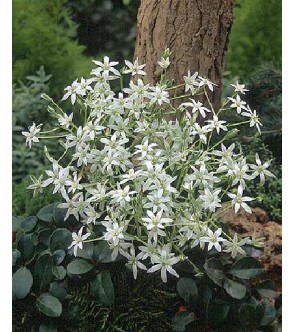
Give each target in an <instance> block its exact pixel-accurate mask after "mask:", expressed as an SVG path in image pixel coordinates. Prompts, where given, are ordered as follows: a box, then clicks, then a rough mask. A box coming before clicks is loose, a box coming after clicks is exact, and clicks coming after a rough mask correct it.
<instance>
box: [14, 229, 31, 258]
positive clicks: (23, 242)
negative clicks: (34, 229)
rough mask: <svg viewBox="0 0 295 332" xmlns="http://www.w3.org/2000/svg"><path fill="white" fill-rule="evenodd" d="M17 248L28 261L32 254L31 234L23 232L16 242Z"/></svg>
mask: <svg viewBox="0 0 295 332" xmlns="http://www.w3.org/2000/svg"><path fill="white" fill-rule="evenodd" d="M18 250H19V251H20V253H21V255H22V258H23V259H24V260H25V261H28V260H29V259H30V258H31V257H32V256H33V253H34V244H33V241H32V237H31V234H23V235H22V236H21V238H20V239H19V242H18Z"/></svg>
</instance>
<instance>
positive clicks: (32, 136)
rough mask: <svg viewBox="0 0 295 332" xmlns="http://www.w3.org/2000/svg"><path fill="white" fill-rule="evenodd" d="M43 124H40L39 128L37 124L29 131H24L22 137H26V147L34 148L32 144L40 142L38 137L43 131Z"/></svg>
mask: <svg viewBox="0 0 295 332" xmlns="http://www.w3.org/2000/svg"><path fill="white" fill-rule="evenodd" d="M41 126H42V124H39V125H38V126H37V127H36V125H35V122H33V124H32V125H31V126H30V127H29V128H28V129H29V131H28V132H27V131H22V135H24V136H25V137H26V145H29V147H30V149H31V147H32V143H33V142H34V143H37V142H39V138H38V137H37V134H38V133H39V131H40V130H41Z"/></svg>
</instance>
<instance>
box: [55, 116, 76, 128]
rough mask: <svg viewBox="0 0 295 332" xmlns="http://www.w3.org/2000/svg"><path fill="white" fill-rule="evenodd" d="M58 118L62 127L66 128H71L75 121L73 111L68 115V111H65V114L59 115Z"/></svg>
mask: <svg viewBox="0 0 295 332" xmlns="http://www.w3.org/2000/svg"><path fill="white" fill-rule="evenodd" d="M57 120H58V122H59V124H60V126H61V127H63V128H65V129H69V127H70V125H71V124H72V122H73V113H71V114H70V115H67V114H66V113H64V114H63V115H61V116H60V117H58V119H57Z"/></svg>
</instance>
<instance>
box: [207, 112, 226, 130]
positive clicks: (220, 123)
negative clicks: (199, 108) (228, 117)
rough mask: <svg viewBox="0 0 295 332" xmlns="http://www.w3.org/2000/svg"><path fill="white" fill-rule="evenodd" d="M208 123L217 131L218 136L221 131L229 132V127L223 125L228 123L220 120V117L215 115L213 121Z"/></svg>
mask: <svg viewBox="0 0 295 332" xmlns="http://www.w3.org/2000/svg"><path fill="white" fill-rule="evenodd" d="M206 122H208V123H209V127H210V128H212V129H216V131H217V134H219V132H220V129H222V130H224V131H227V127H226V126H224V125H223V124H224V123H226V121H221V120H218V117H217V116H216V115H213V120H207V121H206Z"/></svg>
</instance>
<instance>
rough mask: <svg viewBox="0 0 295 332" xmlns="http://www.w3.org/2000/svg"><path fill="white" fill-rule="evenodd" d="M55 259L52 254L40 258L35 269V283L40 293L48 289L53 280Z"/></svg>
mask: <svg viewBox="0 0 295 332" xmlns="http://www.w3.org/2000/svg"><path fill="white" fill-rule="evenodd" d="M52 267H53V259H52V257H51V255H50V254H47V253H46V254H43V255H41V256H39V258H38V259H37V261H36V263H35V268H34V283H35V285H36V286H37V287H38V288H39V290H40V291H42V290H43V289H45V288H47V287H48V285H49V284H50V282H51V280H52V279H53V274H52Z"/></svg>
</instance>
